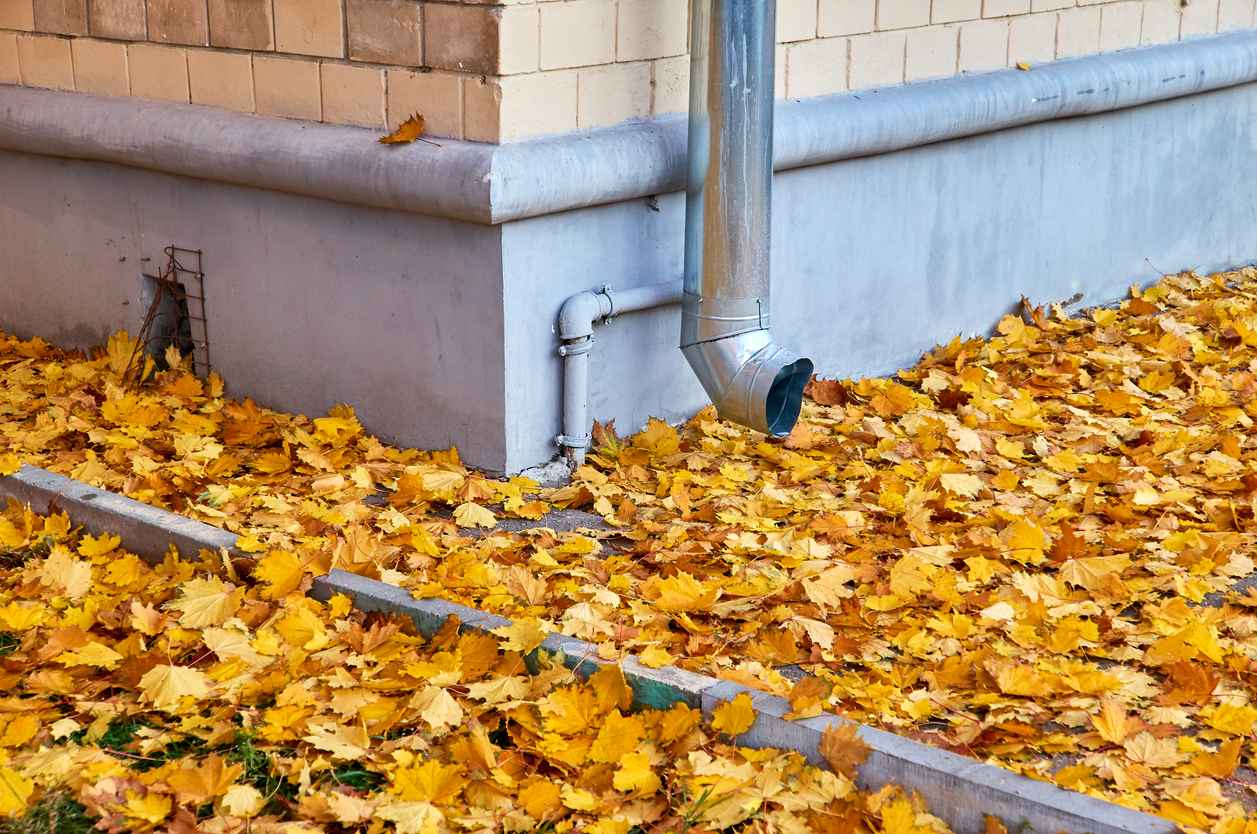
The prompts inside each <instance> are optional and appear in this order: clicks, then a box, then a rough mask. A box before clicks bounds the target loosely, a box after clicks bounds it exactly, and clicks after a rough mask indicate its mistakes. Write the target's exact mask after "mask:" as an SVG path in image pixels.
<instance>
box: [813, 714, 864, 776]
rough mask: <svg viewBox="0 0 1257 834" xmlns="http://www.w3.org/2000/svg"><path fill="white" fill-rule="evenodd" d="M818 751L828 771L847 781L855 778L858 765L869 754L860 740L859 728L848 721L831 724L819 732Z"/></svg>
mask: <svg viewBox="0 0 1257 834" xmlns="http://www.w3.org/2000/svg"><path fill="white" fill-rule="evenodd" d="M819 749H820V754H821V757H822V758H824V759H825V763H826V764H828V765H829V769H830V770H832V771H833V772H834V773H841V774H842V775H843V776H846V777H847V778H849V779H854V778H855V777H856V773H857V771H858V770H859V767H860V765H861V764H863V763H864V760H865V759H867V758H868V757H869V753H870V752H871V751H870V749H869V746H868V745H867V744H865V743H864V739H862V738H860V734H859V726H858V725H857V724H855V723H854V722H850V721H845V722H843V723H841V724H831V725H830V726H828V727H826V728H825V729H824V730H823V731H821V743H820V748H819Z"/></svg>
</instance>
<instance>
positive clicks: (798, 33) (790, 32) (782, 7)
mask: <svg viewBox="0 0 1257 834" xmlns="http://www.w3.org/2000/svg"><path fill="white" fill-rule="evenodd" d="M816 3H817V0H777V43H794V42H795V41H806V40H811V39H812V38H814V37H816Z"/></svg>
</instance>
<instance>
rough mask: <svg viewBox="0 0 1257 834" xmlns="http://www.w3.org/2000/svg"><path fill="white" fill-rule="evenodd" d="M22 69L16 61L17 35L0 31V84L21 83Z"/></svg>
mask: <svg viewBox="0 0 1257 834" xmlns="http://www.w3.org/2000/svg"><path fill="white" fill-rule="evenodd" d="M21 83H22V70H21V68H20V67H19V66H18V61H17V35H15V34H14V33H12V32H0V84H21Z"/></svg>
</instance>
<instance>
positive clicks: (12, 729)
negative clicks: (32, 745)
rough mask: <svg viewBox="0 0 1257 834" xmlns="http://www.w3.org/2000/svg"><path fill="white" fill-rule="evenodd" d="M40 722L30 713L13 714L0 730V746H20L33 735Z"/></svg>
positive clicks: (37, 729) (37, 730) (36, 731)
mask: <svg viewBox="0 0 1257 834" xmlns="http://www.w3.org/2000/svg"><path fill="white" fill-rule="evenodd" d="M40 726H41V722H40V720H39V719H38V718H36V717H35V716H34V715H31V714H30V713H25V714H22V715H15V716H13V718H11V719H10V720H9V721H8V722H7V723H6V724H5V725H4V731H3V732H0V747H20V746H22V745H23V744H25V743H26V742H28V741H30V740H31V739H33V738H34V737H35V734H36V733H38V732H39V728H40Z"/></svg>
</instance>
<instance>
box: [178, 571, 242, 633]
mask: <svg viewBox="0 0 1257 834" xmlns="http://www.w3.org/2000/svg"><path fill="white" fill-rule="evenodd" d="M243 598H244V589H243V588H237V587H236V586H235V585H229V584H228V583H226V582H223V581H222V580H221V579H219V578H218V577H216V576H210V577H198V578H196V579H189V580H188V581H187V582H184V583H183V584H182V585H180V586H179V596H178V598H176V599H174V600H172V601H171V602H168V603H166V607H167V608H169V609H173V610H175V611H178V612H180V614H179V625H181V626H183V627H184V628H206V627H208V626H218V625H222V624H223V623H225V622H227V620H228V619H230V618H231V616H232V615H233V614H235V613H236V611H237V610H238V609H239V608H240V603H241V600H243Z"/></svg>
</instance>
